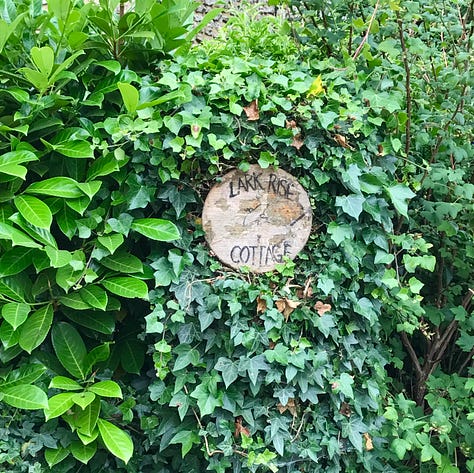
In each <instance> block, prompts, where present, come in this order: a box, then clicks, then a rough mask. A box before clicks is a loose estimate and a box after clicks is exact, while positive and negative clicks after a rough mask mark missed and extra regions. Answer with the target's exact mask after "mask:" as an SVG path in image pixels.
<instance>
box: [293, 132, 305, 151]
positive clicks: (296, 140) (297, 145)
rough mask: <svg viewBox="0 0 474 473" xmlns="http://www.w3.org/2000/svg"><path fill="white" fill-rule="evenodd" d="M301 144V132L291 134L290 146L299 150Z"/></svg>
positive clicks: (302, 142) (302, 141) (302, 143)
mask: <svg viewBox="0 0 474 473" xmlns="http://www.w3.org/2000/svg"><path fill="white" fill-rule="evenodd" d="M303 145H304V140H303V139H301V133H298V134H297V135H295V136H293V141H292V142H291V146H293V147H294V148H296V149H298V150H299V149H300V148H301V147H302V146H303Z"/></svg>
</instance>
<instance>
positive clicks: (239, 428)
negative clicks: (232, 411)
mask: <svg viewBox="0 0 474 473" xmlns="http://www.w3.org/2000/svg"><path fill="white" fill-rule="evenodd" d="M242 421H243V418H242V416H239V417H236V418H235V422H234V424H235V431H234V437H239V436H240V435H242V434H244V435H246V436H247V437H250V430H249V429H247V427H245V426H244V425H243V424H242Z"/></svg>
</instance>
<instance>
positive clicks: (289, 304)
mask: <svg viewBox="0 0 474 473" xmlns="http://www.w3.org/2000/svg"><path fill="white" fill-rule="evenodd" d="M275 305H276V307H277V309H278V310H279V311H280V312H281V313H282V314H283V315H284V316H285V322H288V318H289V317H290V314H291V313H292V312H293V311H294V310H295V309H296V308H297V307H298V306H299V305H301V302H299V301H292V300H291V299H288V298H287V297H285V298H284V299H279V300H277V301H276V302H275Z"/></svg>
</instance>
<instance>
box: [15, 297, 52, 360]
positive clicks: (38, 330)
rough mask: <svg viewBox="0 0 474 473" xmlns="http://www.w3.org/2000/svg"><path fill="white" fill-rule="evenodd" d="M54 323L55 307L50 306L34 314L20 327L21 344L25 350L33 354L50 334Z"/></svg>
mask: <svg viewBox="0 0 474 473" xmlns="http://www.w3.org/2000/svg"><path fill="white" fill-rule="evenodd" d="M52 323H53V306H52V305H51V304H48V305H46V306H44V307H42V308H41V309H38V310H37V311H36V312H33V314H31V315H30V316H29V317H28V319H27V320H26V322H25V323H24V324H23V325H22V326H21V327H20V329H19V330H20V339H19V344H20V346H21V348H23V350H25V351H27V352H28V353H31V352H32V351H33V350H34V349H35V348H37V347H38V346H39V345H41V343H43V341H44V339H45V338H46V336H47V335H48V333H49V330H50V328H51V324H52Z"/></svg>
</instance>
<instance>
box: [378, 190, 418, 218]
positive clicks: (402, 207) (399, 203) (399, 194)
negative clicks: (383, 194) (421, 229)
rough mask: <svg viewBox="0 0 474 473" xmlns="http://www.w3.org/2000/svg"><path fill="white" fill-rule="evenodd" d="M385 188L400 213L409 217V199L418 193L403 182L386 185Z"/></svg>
mask: <svg viewBox="0 0 474 473" xmlns="http://www.w3.org/2000/svg"><path fill="white" fill-rule="evenodd" d="M385 189H386V190H387V192H388V195H389V196H390V199H391V200H392V203H393V205H394V206H395V208H396V209H397V211H398V213H399V214H401V215H403V216H404V217H408V200H410V199H412V198H413V197H415V195H416V194H415V193H414V192H413V191H412V190H411V189H410V188H409V187H408V186H405V185H403V184H396V185H394V186H391V187H386V188H385Z"/></svg>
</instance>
